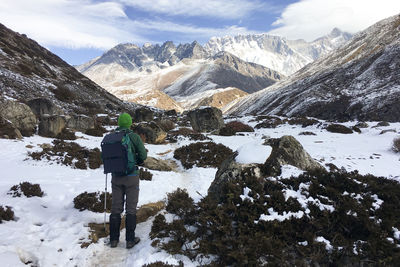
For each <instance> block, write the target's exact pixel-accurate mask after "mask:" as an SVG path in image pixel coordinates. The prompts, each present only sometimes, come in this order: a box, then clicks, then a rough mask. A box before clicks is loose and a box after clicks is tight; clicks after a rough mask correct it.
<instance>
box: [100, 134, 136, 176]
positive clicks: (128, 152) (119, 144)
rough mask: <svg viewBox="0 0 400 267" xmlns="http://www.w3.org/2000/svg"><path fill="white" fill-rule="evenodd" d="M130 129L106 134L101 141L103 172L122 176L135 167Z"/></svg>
mask: <svg viewBox="0 0 400 267" xmlns="http://www.w3.org/2000/svg"><path fill="white" fill-rule="evenodd" d="M130 133H132V131H130V130H122V131H115V132H112V133H109V134H107V135H106V136H105V137H104V138H103V140H102V141H101V158H102V160H103V164H104V173H113V174H115V175H117V176H124V175H128V174H130V173H132V172H133V171H134V170H135V169H136V159H135V151H134V150H135V148H134V146H133V143H132V141H131V138H130V137H129V134H130Z"/></svg>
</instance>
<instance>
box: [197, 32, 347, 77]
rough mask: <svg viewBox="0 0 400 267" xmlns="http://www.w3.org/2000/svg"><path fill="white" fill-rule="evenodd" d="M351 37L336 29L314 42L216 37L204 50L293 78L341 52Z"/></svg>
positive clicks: (278, 38) (263, 37) (259, 36)
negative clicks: (318, 60) (336, 51)
mask: <svg viewBox="0 0 400 267" xmlns="http://www.w3.org/2000/svg"><path fill="white" fill-rule="evenodd" d="M350 38H351V34H349V33H346V32H342V31H340V30H339V29H337V28H335V29H333V30H332V32H331V33H329V34H328V35H326V36H323V37H321V38H318V39H316V40H314V41H312V42H306V41H304V40H287V39H286V38H283V37H279V36H271V35H268V34H251V35H237V36H225V37H213V38H211V39H210V40H209V41H208V42H207V43H206V44H205V45H204V48H205V50H206V51H208V52H209V53H210V54H216V53H218V52H221V51H226V52H229V53H231V54H233V55H235V56H237V57H239V58H241V59H242V60H245V61H248V62H253V63H257V64H260V65H263V66H266V67H268V68H270V69H273V70H276V71H278V72H279V73H282V74H284V75H286V76H289V75H291V74H293V73H294V72H296V71H297V70H299V69H301V68H302V67H304V66H305V65H307V64H308V63H311V62H313V61H314V60H316V59H318V58H319V57H321V56H324V55H326V54H328V53H330V52H332V51H333V50H335V49H337V48H338V47H340V46H341V45H343V44H344V43H346V42H347V41H348V40H350Z"/></svg>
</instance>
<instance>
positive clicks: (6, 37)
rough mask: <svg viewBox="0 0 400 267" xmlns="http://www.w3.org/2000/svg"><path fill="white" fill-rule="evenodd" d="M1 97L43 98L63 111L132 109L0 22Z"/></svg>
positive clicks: (99, 111) (20, 98) (87, 111)
mask: <svg viewBox="0 0 400 267" xmlns="http://www.w3.org/2000/svg"><path fill="white" fill-rule="evenodd" d="M0 89H1V95H0V100H2V101H4V100H5V99H7V100H16V101H18V102H23V103H27V102H28V101H30V100H33V99H37V98H45V99H47V100H50V102H52V103H53V104H55V105H56V106H57V107H58V108H59V109H60V110H61V111H62V112H63V113H66V114H69V113H76V114H85V115H88V114H96V113H108V112H115V111H117V110H122V109H128V108H133V105H132V104H127V103H124V102H122V101H121V100H120V99H118V98H117V97H115V96H113V95H112V94H110V93H108V92H107V91H106V90H104V89H103V88H101V87H100V86H98V85H97V84H95V83H94V82H92V81H91V80H89V79H88V78H86V77H85V76H83V75H82V74H80V73H79V72H78V71H77V70H76V69H75V68H74V67H72V66H70V65H68V64H67V63H66V62H64V61H63V60H62V59H60V58H59V57H58V56H56V55H54V54H53V53H51V52H50V51H48V50H47V49H45V48H43V47H42V46H40V45H39V44H38V43H37V42H35V41H34V40H32V39H29V38H28V37H27V36H26V35H24V34H19V33H16V32H14V31H12V30H10V29H8V28H7V27H5V26H4V25H2V24H0Z"/></svg>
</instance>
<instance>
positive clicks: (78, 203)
mask: <svg viewBox="0 0 400 267" xmlns="http://www.w3.org/2000/svg"><path fill="white" fill-rule="evenodd" d="M111 200H112V194H111V193H107V212H110V211H111ZM74 208H75V209H78V210H79V211H83V210H90V211H93V212H104V192H92V193H88V192H83V193H82V194H80V195H78V196H76V197H75V198H74Z"/></svg>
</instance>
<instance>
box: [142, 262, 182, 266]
mask: <svg viewBox="0 0 400 267" xmlns="http://www.w3.org/2000/svg"><path fill="white" fill-rule="evenodd" d="M183 266H184V265H183V262H182V261H179V264H178V265H173V264H168V263H164V262H162V261H156V262H152V263H148V264H144V265H142V267H183Z"/></svg>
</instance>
